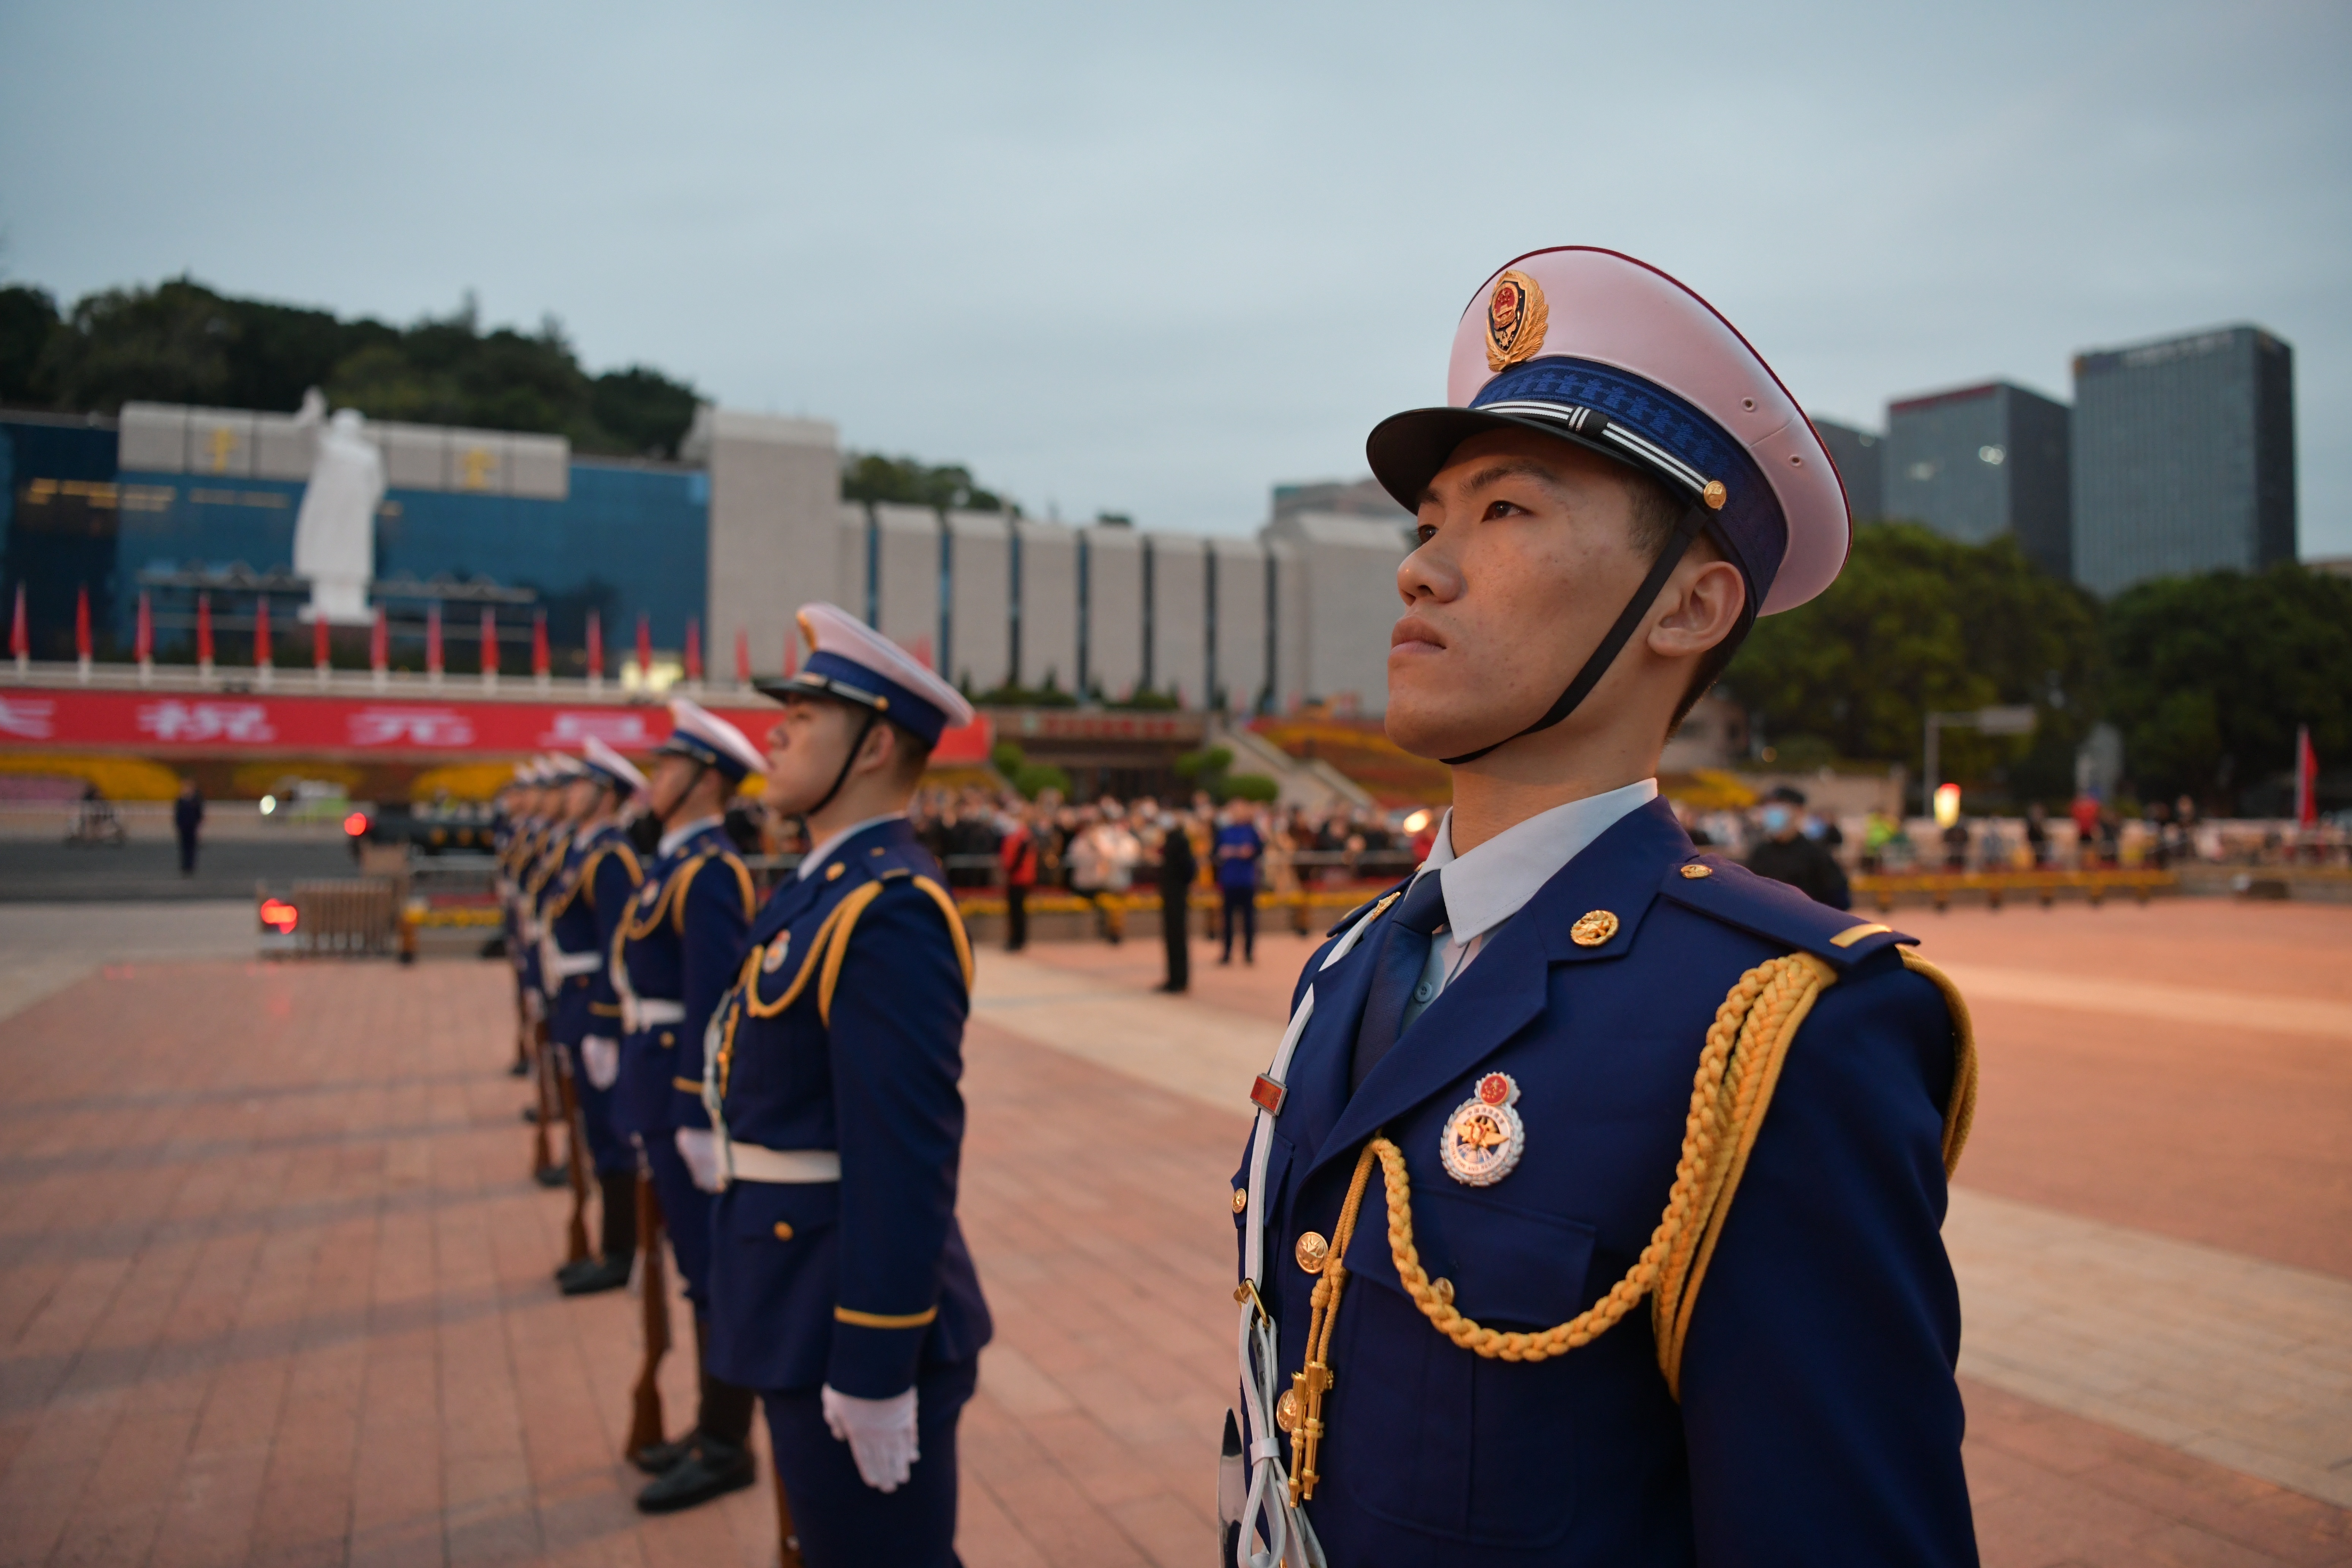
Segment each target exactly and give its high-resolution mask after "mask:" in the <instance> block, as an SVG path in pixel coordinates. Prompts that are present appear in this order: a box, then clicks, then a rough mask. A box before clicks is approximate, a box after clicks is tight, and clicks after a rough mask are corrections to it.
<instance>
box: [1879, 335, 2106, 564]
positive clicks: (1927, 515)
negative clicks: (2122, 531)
mask: <svg viewBox="0 0 2352 1568" xmlns="http://www.w3.org/2000/svg"><path fill="white" fill-rule="evenodd" d="M2067 426H2068V410H2067V407H2066V405H2064V404H2063V403H2057V402H2053V401H2052V400H2051V399H2049V398H2047V397H2044V396H2042V395H2041V394H2040V393H2036V392H2029V391H2027V390H2026V389H2025V388H2024V387H2021V386H2015V385H2011V384H2010V383H2008V382H2005V381H1997V382H1988V383H1986V384H1983V385H1981V386H1964V387H1961V388H1958V390H1956V391H1952V392H1937V393H1931V394H1929V395H1927V396H1924V397H1907V398H1905V399H1903V400H1902V401H1900V402H1897V403H1890V404H1888V405H1886V441H1885V447H1884V453H1885V486H1886V488H1885V509H1886V511H1885V515H1886V516H1888V517H1892V518H1906V519H1912V520H1915V521H1920V522H1924V523H1926V524H1927V526H1928V527H1930V528H1932V529H1934V530H1935V531H1937V532H1938V533H1941V534H1944V535H1947V536H1948V537H1949V538H1952V539H1958V540H1962V541H1964V542H1968V543H1970V544H1982V543H1985V542H1988V541H1990V540H1993V539H1997V538H1999V537H2000V535H2002V534H2004V533H2013V534H2015V535H2016V536H2017V544H2018V548H2019V549H2021V550H2022V551H2023V552H2025V555H2026V559H2028V560H2030V561H2032V563H2034V564H2036V565H2038V566H2040V567H2041V568H2042V570H2043V571H2045V572H2048V573H2050V574H2052V575H2053V576H2057V577H2069V576H2072V575H2073V574H2074V548H2073V528H2072V525H2071V513H2072V498H2071V492H2072V484H2071V480H2070V478H2069V474H2068V461H2067V458H2068V445H2069V440H2068V429H2067Z"/></svg>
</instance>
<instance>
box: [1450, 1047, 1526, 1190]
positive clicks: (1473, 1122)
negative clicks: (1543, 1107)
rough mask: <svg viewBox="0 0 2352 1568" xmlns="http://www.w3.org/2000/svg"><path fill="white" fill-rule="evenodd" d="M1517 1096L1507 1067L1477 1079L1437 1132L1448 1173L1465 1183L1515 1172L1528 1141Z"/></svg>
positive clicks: (1484, 1183)
mask: <svg viewBox="0 0 2352 1568" xmlns="http://www.w3.org/2000/svg"><path fill="white" fill-rule="evenodd" d="M1518 1099H1519V1086H1518V1085H1517V1083H1516V1082H1514V1081H1513V1080H1512V1078H1511V1075H1510V1074H1508V1073H1503V1072H1490V1073H1488V1074H1487V1075H1486V1077H1485V1078H1482V1079H1479V1080H1478V1088H1477V1091H1476V1092H1475V1093H1474V1094H1472V1095H1471V1097H1470V1098H1469V1099H1467V1100H1464V1101H1463V1102H1462V1103H1461V1104H1459V1105H1457V1106H1455V1107H1454V1114H1453V1115H1451V1116H1449V1117H1447V1118H1446V1119H1445V1131H1444V1132H1442V1133H1440V1134H1439V1135H1438V1145H1437V1158H1438V1161H1439V1163H1442V1164H1443V1165H1444V1167H1445V1173H1446V1174H1447V1175H1449V1176H1451V1177H1453V1178H1454V1180H1455V1181H1457V1182H1459V1183H1461V1184H1463V1185H1464V1186H1465V1187H1491V1186H1493V1185H1494V1184H1496V1182H1499V1181H1501V1180H1502V1179H1503V1178H1504V1177H1505V1176H1507V1175H1509V1174H1510V1173H1511V1171H1512V1168H1513V1167H1514V1166H1516V1165H1517V1164H1518V1163H1519V1156H1520V1154H1522V1153H1523V1152H1526V1150H1527V1146H1528V1124H1527V1123H1526V1122H1525V1121H1521V1120H1520V1119H1519V1113H1518V1111H1517V1110H1515V1109H1513V1108H1514V1107H1515V1106H1516V1105H1517V1103H1518Z"/></svg>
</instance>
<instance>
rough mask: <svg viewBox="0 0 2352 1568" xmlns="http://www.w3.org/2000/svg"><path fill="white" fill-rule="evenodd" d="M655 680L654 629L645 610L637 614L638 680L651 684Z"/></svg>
mask: <svg viewBox="0 0 2352 1568" xmlns="http://www.w3.org/2000/svg"><path fill="white" fill-rule="evenodd" d="M653 678H654V628H653V623H652V622H651V621H649V620H647V619H646V613H645V612H644V611H643V610H639V611H638V612H637V679H638V680H639V681H641V682H650V681H651V680H652V679H653Z"/></svg>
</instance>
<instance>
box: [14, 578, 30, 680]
mask: <svg viewBox="0 0 2352 1568" xmlns="http://www.w3.org/2000/svg"><path fill="white" fill-rule="evenodd" d="M8 651H9V652H10V653H12V654H14V655H16V660H17V662H18V663H20V664H21V663H22V662H24V661H25V660H26V659H28V658H32V657H33V634H32V631H31V629H30V628H29V627H27V626H26V625H25V584H22V583H19V584H16V619H15V620H14V621H13V622H11V623H10V624H9V626H8Z"/></svg>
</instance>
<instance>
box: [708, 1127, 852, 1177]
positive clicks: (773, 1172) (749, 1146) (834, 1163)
mask: <svg viewBox="0 0 2352 1568" xmlns="http://www.w3.org/2000/svg"><path fill="white" fill-rule="evenodd" d="M726 1149H727V1173H728V1176H729V1178H730V1180H733V1181H738V1182H768V1183H773V1184H779V1185H784V1186H806V1185H809V1184H814V1183H818V1182H837V1181H839V1180H841V1152H840V1151H839V1150H837V1149H762V1148H761V1147H760V1146H759V1145H758V1144H757V1143H738V1142H735V1141H734V1140H732V1139H730V1140H728V1142H727V1144H726Z"/></svg>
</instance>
